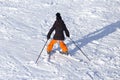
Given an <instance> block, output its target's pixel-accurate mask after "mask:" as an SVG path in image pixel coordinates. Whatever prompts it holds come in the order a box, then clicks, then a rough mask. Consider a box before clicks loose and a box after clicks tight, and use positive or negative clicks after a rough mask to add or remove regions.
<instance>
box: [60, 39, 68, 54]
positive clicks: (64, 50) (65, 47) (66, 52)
mask: <svg viewBox="0 0 120 80" xmlns="http://www.w3.org/2000/svg"><path fill="white" fill-rule="evenodd" d="M59 44H60V48H61V49H62V52H63V53H65V54H68V48H67V46H66V44H65V43H64V42H63V41H59Z"/></svg>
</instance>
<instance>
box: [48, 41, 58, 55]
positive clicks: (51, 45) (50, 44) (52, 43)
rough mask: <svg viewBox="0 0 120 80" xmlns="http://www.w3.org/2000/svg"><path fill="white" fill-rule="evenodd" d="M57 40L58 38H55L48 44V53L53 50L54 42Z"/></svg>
mask: <svg viewBox="0 0 120 80" xmlns="http://www.w3.org/2000/svg"><path fill="white" fill-rule="evenodd" d="M56 42H57V40H54V39H53V40H51V41H50V43H49V44H48V46H47V52H48V54H49V53H50V52H51V51H52V48H53V46H54V44H55V43H56Z"/></svg>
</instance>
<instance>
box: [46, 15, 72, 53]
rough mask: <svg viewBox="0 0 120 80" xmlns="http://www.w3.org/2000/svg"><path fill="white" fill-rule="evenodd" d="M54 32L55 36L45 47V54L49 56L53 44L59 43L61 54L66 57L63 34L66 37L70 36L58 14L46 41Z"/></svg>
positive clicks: (66, 51) (66, 49)
mask: <svg viewBox="0 0 120 80" xmlns="http://www.w3.org/2000/svg"><path fill="white" fill-rule="evenodd" d="M54 30H55V34H54V36H53V39H52V40H51V41H50V43H49V44H48V46H47V53H48V54H50V52H51V51H52V48H53V46H54V44H55V43H59V45H60V48H61V49H62V54H66V55H68V48H67V46H66V44H65V43H64V40H65V36H64V32H65V34H66V36H67V37H70V34H69V31H68V29H67V28H66V25H65V23H64V21H63V20H62V17H61V15H60V13H56V21H55V22H54V24H53V26H52V28H51V29H50V30H49V32H48V34H47V40H49V39H50V36H51V34H52V32H53V31H54Z"/></svg>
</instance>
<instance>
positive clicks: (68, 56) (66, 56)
mask: <svg viewBox="0 0 120 80" xmlns="http://www.w3.org/2000/svg"><path fill="white" fill-rule="evenodd" d="M56 52H57V53H60V55H61V56H63V57H65V58H68V59H71V60H74V61H77V62H81V61H82V60H79V59H76V58H74V57H72V56H70V54H68V55H65V54H62V52H61V51H56Z"/></svg>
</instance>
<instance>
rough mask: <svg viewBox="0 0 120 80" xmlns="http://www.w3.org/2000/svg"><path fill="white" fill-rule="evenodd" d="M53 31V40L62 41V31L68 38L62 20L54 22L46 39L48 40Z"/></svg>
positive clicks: (68, 35)
mask: <svg viewBox="0 0 120 80" xmlns="http://www.w3.org/2000/svg"><path fill="white" fill-rule="evenodd" d="M54 30H55V34H54V37H53V39H55V40H64V39H65V37H64V31H65V34H66V36H67V37H70V34H69V31H68V29H67V28H66V25H65V24H64V22H63V20H62V19H60V20H56V21H55V23H54V24H53V27H52V28H51V29H50V31H49V32H48V34H47V39H49V38H50V36H51V33H52V32H53V31H54Z"/></svg>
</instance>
